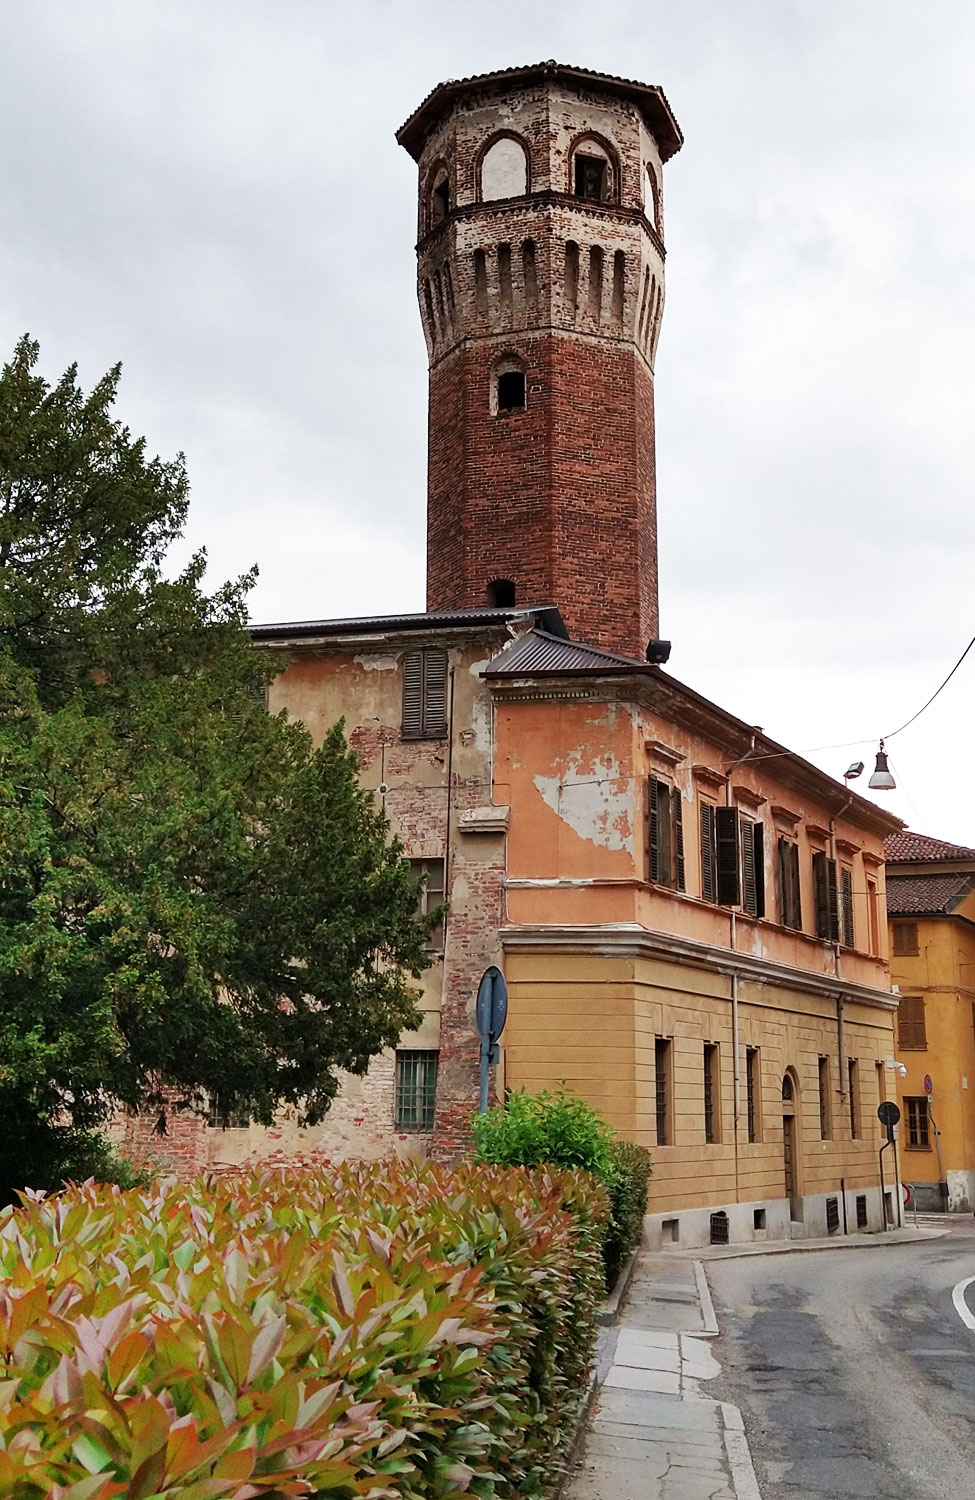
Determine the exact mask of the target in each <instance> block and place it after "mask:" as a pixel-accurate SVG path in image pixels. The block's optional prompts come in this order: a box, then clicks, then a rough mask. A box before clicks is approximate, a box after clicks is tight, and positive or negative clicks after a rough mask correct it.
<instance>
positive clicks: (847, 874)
mask: <svg viewBox="0 0 975 1500" xmlns="http://www.w3.org/2000/svg"><path fill="white" fill-rule="evenodd" d="M840 880H841V883H842V898H843V899H842V906H843V942H844V943H845V944H846V946H847V947H848V948H853V947H855V946H856V945H855V943H854V941H853V936H854V934H853V871H852V870H850V869H848V868H847V867H846V866H845V865H844V867H843V869H842V870H841V872H840Z"/></svg>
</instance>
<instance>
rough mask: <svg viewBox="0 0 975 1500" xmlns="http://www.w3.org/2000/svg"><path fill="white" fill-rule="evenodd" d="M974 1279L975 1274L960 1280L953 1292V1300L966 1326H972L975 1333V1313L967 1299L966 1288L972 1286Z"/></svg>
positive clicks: (956, 1310)
mask: <svg viewBox="0 0 975 1500" xmlns="http://www.w3.org/2000/svg"><path fill="white" fill-rule="evenodd" d="M973 1281H975V1276H966V1277H965V1280H964V1281H959V1283H958V1285H957V1286H956V1287H955V1289H954V1291H953V1292H952V1294H951V1300H952V1302H953V1303H954V1304H955V1312H956V1313H957V1314H958V1316H959V1317H960V1318H961V1320H962V1322H963V1323H964V1325H965V1327H966V1328H970V1329H971V1331H972V1333H975V1313H973V1312H972V1310H971V1308H970V1307H969V1305H968V1303H967V1302H966V1301H965V1288H966V1287H967V1286H971V1284H972V1282H973Z"/></svg>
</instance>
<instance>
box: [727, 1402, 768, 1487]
mask: <svg viewBox="0 0 975 1500" xmlns="http://www.w3.org/2000/svg"><path fill="white" fill-rule="evenodd" d="M719 1405H720V1407H721V1420H722V1423H723V1425H724V1451H725V1453H726V1454H727V1455H728V1467H729V1468H730V1469H731V1482H732V1484H733V1485H734V1487H735V1494H736V1495H737V1497H738V1500H762V1492H761V1490H760V1489H759V1487H758V1480H757V1478H756V1477H755V1466H754V1464H753V1463H752V1455H751V1449H750V1448H749V1446H748V1438H747V1437H746V1436H745V1423H744V1420H743V1418H742V1415H741V1412H740V1411H739V1410H738V1408H737V1406H732V1405H731V1404H730V1403H729V1402H727V1401H721V1402H719Z"/></svg>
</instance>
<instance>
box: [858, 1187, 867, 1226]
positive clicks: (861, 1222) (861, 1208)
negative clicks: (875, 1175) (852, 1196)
mask: <svg viewBox="0 0 975 1500" xmlns="http://www.w3.org/2000/svg"><path fill="white" fill-rule="evenodd" d="M866 1227H867V1195H866V1193H857V1228H858V1229H866Z"/></svg>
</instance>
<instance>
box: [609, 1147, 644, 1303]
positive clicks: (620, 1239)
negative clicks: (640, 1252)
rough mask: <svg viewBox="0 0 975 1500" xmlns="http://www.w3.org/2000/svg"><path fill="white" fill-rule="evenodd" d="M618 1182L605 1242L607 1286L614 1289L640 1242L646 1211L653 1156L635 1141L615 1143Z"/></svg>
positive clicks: (614, 1185)
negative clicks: (617, 1279) (651, 1157)
mask: <svg viewBox="0 0 975 1500" xmlns="http://www.w3.org/2000/svg"><path fill="white" fill-rule="evenodd" d="M613 1166H614V1168H615V1173H616V1175H615V1180H614V1181H613V1182H612V1183H611V1184H610V1185H609V1201H610V1205H611V1208H612V1219H611V1221H610V1224H609V1229H608V1231H607V1234H606V1238H605V1240H604V1241H603V1260H604V1261H605V1264H606V1285H607V1286H608V1287H612V1286H613V1285H614V1283H615V1281H616V1278H617V1276H618V1275H619V1274H620V1271H621V1270H622V1269H623V1267H624V1265H625V1264H626V1262H627V1260H628V1258H629V1256H630V1255H631V1254H632V1253H633V1251H634V1250H635V1249H636V1247H637V1245H639V1243H640V1238H641V1236H642V1234H643V1216H644V1214H645V1213H646V1211H647V1187H648V1185H649V1182H650V1153H649V1151H646V1150H644V1148H643V1147H642V1146H634V1144H633V1142H632V1141H624V1140H619V1139H617V1140H615V1141H614V1142H613Z"/></svg>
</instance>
